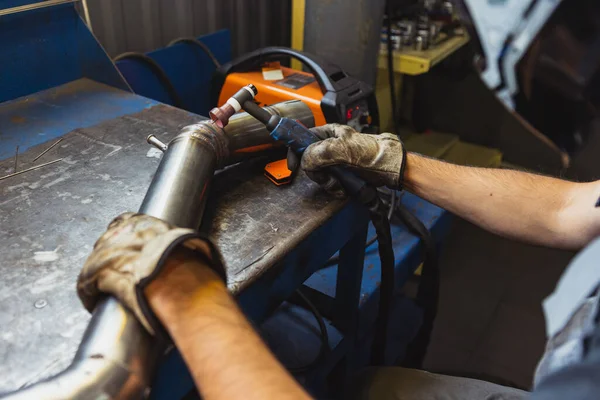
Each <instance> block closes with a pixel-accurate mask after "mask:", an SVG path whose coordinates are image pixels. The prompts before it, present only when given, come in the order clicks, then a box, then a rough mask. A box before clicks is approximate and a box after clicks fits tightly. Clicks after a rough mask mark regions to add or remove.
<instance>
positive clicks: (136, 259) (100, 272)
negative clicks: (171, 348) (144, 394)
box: [77, 213, 226, 336]
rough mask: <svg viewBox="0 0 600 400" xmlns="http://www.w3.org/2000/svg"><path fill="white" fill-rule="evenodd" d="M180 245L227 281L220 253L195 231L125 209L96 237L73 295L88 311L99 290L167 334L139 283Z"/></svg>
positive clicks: (154, 331) (153, 273)
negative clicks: (75, 292)
mask: <svg viewBox="0 0 600 400" xmlns="http://www.w3.org/2000/svg"><path fill="white" fill-rule="evenodd" d="M180 247H184V248H187V249H190V250H191V251H192V252H191V254H193V256H197V257H198V258H200V259H202V260H204V262H205V263H206V264H207V265H208V266H209V267H211V268H212V269H213V270H214V271H215V272H216V273H217V274H218V275H219V276H220V277H222V278H223V280H224V281H226V274H225V268H224V267H223V263H222V261H221V257H220V254H219V252H218V251H217V249H216V248H215V246H214V245H213V244H212V243H211V242H210V241H209V240H208V239H206V238H203V237H202V236H201V235H200V234H199V233H198V232H196V231H194V230H192V229H183V228H176V227H174V226H172V225H170V224H168V223H166V222H164V221H162V220H160V219H158V218H154V217H150V216H148V215H144V214H135V213H125V214H121V215H120V216H118V217H117V218H115V219H114V220H113V221H112V222H111V223H110V224H109V225H108V229H107V231H106V232H105V233H104V234H103V235H102V236H101V237H100V239H98V241H96V244H95V245H94V250H93V251H92V254H90V256H89V257H88V259H87V261H86V262H85V264H84V266H83V269H82V270H81V273H80V274H79V278H78V279H77V294H78V295H79V298H80V299H81V301H82V302H83V305H84V306H85V308H86V309H88V311H90V312H91V311H92V310H93V309H94V307H95V306H96V303H97V302H98V300H99V299H100V298H101V297H102V294H103V293H106V294H111V295H113V296H115V297H116V298H117V299H118V300H119V301H120V302H121V303H122V304H123V305H124V306H125V307H127V308H128V309H129V310H131V311H132V312H133V313H134V314H135V315H136V317H137V318H138V319H139V321H140V322H141V323H142V325H143V326H144V327H145V328H146V329H147V330H148V331H149V332H150V333H151V334H153V335H159V336H160V335H164V336H166V333H165V332H164V330H163V328H162V325H161V324H160V322H159V321H158V319H157V318H156V316H155V315H154V313H153V312H152V310H151V309H150V307H149V305H148V304H147V302H146V299H145V296H144V288H145V287H146V286H148V284H149V283H150V281H152V280H153V279H155V278H156V277H157V276H158V274H159V272H160V271H161V268H162V267H163V266H164V265H165V262H166V260H167V258H168V257H169V254H171V253H172V252H173V251H174V250H176V249H178V248H180Z"/></svg>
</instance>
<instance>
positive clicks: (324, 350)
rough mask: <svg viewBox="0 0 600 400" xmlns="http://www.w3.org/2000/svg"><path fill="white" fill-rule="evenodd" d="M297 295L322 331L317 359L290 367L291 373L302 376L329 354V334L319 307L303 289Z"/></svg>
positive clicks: (297, 290) (298, 290) (297, 291)
mask: <svg viewBox="0 0 600 400" xmlns="http://www.w3.org/2000/svg"><path fill="white" fill-rule="evenodd" d="M295 294H296V295H297V296H298V297H299V298H300V299H301V300H302V301H303V302H304V304H305V305H306V307H307V308H308V310H309V311H310V312H311V313H312V315H314V317H315V319H316V320H317V323H318V324H319V330H320V331H321V333H320V337H321V348H320V350H319V354H317V357H315V359H314V360H313V361H311V362H310V363H308V364H306V365H302V366H300V367H288V369H289V370H290V372H292V373H295V374H302V373H306V372H308V371H310V370H312V369H313V368H315V367H316V366H317V365H319V364H320V363H321V362H322V361H323V359H324V358H325V357H326V356H327V354H328V353H329V351H330V348H329V333H328V332H327V326H326V325H325V320H324V319H323V316H322V315H321V313H320V312H319V310H318V309H317V307H316V306H315V305H314V303H313V302H312V301H310V299H309V298H308V297H307V296H306V295H305V294H304V293H303V292H302V289H300V288H298V289H296V293H295Z"/></svg>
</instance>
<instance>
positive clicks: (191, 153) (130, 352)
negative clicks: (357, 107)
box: [0, 101, 314, 400]
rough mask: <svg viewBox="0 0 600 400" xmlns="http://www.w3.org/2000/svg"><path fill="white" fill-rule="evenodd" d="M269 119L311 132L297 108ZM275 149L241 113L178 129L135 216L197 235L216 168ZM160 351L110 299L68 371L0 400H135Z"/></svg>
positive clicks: (285, 107) (278, 110) (306, 115)
mask: <svg viewBox="0 0 600 400" xmlns="http://www.w3.org/2000/svg"><path fill="white" fill-rule="evenodd" d="M265 109H266V110H268V111H269V112H270V113H272V114H278V115H280V116H282V117H288V118H293V119H297V120H299V121H300V122H302V123H303V124H304V125H305V126H308V127H312V126H314V117H313V114H312V112H311V111H310V109H309V108H308V106H307V105H305V104H304V103H302V102H301V101H287V102H283V103H279V104H276V105H273V106H270V107H265ZM273 146H274V143H273V141H272V139H271V138H270V136H269V133H268V132H267V130H266V129H265V127H264V125H263V124H261V123H260V122H258V121H256V120H255V119H254V118H253V117H251V116H250V115H248V114H246V113H240V114H236V115H235V116H233V117H232V118H231V120H230V122H229V125H227V126H226V127H225V129H221V128H219V127H217V126H216V125H214V124H212V123H211V122H210V121H202V122H200V123H198V124H195V125H190V126H188V127H185V128H183V130H182V131H181V133H180V134H179V135H178V136H176V137H175V138H174V139H173V140H172V141H171V142H170V143H169V145H168V146H167V149H166V150H165V152H164V155H163V158H162V160H161V162H160V164H159V166H158V169H157V171H156V174H155V175H154V178H153V179H152V183H151V184H150V187H149V188H148V191H147V192H146V196H145V198H144V200H143V202H142V205H141V206H140V209H139V212H140V213H144V214H148V215H152V216H154V217H157V218H161V219H163V220H165V221H167V222H169V223H171V224H174V225H177V226H180V227H186V228H194V229H196V228H198V227H199V226H200V222H201V221H202V216H203V214H204V207H205V205H206V197H207V195H208V187H209V185H210V181H211V178H212V176H213V173H214V171H215V168H217V167H222V166H225V165H227V164H230V163H233V162H237V161H240V160H243V159H245V158H248V157H252V156H256V155H257V154H261V153H262V152H263V151H264V150H266V149H268V148H272V147H273ZM165 350H166V349H165V348H164V347H162V346H160V345H158V344H157V343H156V342H155V341H154V340H153V338H152V337H151V336H150V335H149V334H148V333H147V332H146V330H145V329H144V328H143V327H142V325H141V324H140V323H139V322H138V321H137V319H136V318H135V316H133V314H131V313H130V312H129V311H128V310H127V309H125V308H124V307H123V306H121V304H120V303H119V302H118V301H117V300H116V299H114V298H113V297H107V298H106V299H105V300H103V301H101V302H99V304H98V306H96V309H95V310H94V312H93V314H92V319H91V321H90V323H89V325H88V327H87V329H86V330H85V333H84V335H83V339H82V341H81V344H80V345H79V349H78V350H77V353H76V354H75V358H74V359H73V362H72V363H71V365H70V366H69V367H68V368H67V369H65V370H64V371H63V372H61V373H59V374H58V375H55V376H54V377H51V378H48V379H46V380H44V381H41V382H38V383H35V384H33V385H31V386H28V387H25V388H23V389H20V390H18V391H16V392H12V393H8V394H6V395H4V396H1V397H0V399H5V400H9V399H10V400H25V399H27V400H63V399H77V400H84V399H85V400H87V399H141V398H144V397H146V396H147V394H148V393H149V392H150V388H151V382H152V378H153V375H154V373H155V372H156V369H157V367H158V364H159V361H160V358H161V355H162V354H164V352H165Z"/></svg>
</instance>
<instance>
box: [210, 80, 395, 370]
mask: <svg viewBox="0 0 600 400" xmlns="http://www.w3.org/2000/svg"><path fill="white" fill-rule="evenodd" d="M257 93H258V89H257V88H256V87H255V86H254V85H252V84H250V85H247V86H244V87H243V88H242V89H240V90H238V91H237V92H236V93H235V94H234V95H233V96H232V97H231V98H229V99H228V100H227V101H226V103H225V105H223V106H221V107H215V108H214V109H212V110H211V111H210V113H209V115H210V117H211V119H212V120H213V122H214V123H215V124H216V125H217V126H220V127H223V126H226V125H227V123H228V120H229V118H230V117H231V116H232V115H233V114H235V113H236V112H237V111H239V110H240V109H243V110H244V111H246V112H247V113H248V114H250V115H251V116H253V117H254V118H256V119H257V120H259V121H260V122H262V123H263V124H264V125H265V126H266V128H267V131H269V132H270V135H271V137H272V138H273V139H274V140H276V141H281V142H283V143H285V145H286V146H288V147H289V148H290V149H292V150H293V151H294V152H296V153H298V154H302V153H303V152H304V150H306V148H307V147H308V146H310V145H311V144H313V143H315V142H318V141H319V140H320V139H319V137H318V136H317V135H315V134H314V133H313V132H312V131H311V130H310V129H308V128H307V127H305V126H304V125H302V124H301V123H299V122H298V121H295V120H293V119H290V118H285V117H280V116H278V115H272V114H270V113H268V112H267V111H265V110H263V109H262V108H261V107H260V106H258V105H257V104H256V103H255V102H254V101H253V100H254V97H255V96H256V94H257ZM327 171H328V172H329V173H330V174H331V175H332V176H333V177H334V178H335V179H337V181H338V182H339V183H340V185H341V186H342V187H343V189H344V191H345V192H346V194H348V195H349V196H351V197H352V198H354V199H356V200H358V201H359V202H360V203H362V204H363V205H365V206H366V207H367V208H368V210H369V214H370V217H371V221H372V223H373V226H374V227H375V231H376V232H377V238H378V239H377V240H378V242H379V256H380V258H381V286H380V290H381V296H380V303H379V313H378V316H377V322H376V332H375V337H374V339H373V352H372V356H373V362H374V363H376V364H383V363H384V361H385V342H386V337H387V326H388V318H389V311H390V306H391V304H392V301H393V294H394V250H393V247H392V239H391V232H390V223H389V220H388V218H387V213H388V210H387V209H386V207H385V206H384V204H383V202H382V201H381V199H380V198H379V196H378V194H377V189H376V188H375V187H372V186H370V185H368V184H367V183H366V182H365V181H363V180H362V179H361V178H359V177H358V176H356V175H355V174H353V173H352V172H350V171H348V170H346V169H344V168H342V167H339V166H333V167H329V168H328V169H327Z"/></svg>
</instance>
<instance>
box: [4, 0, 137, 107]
mask: <svg viewBox="0 0 600 400" xmlns="http://www.w3.org/2000/svg"><path fill="white" fill-rule="evenodd" d="M0 22H1V23H0V43H1V44H2V45H1V46H0V60H2V62H1V63H0V102H3V101H7V100H12V99H15V98H17V97H21V96H25V95H28V94H32V93H36V92H39V91H40V90H44V89H49V88H52V87H55V86H58V85H62V84H65V83H67V82H71V81H74V80H76V79H81V78H90V79H93V80H95V81H98V82H101V83H105V84H107V85H110V86H114V87H116V88H119V89H123V90H129V87H128V86H127V83H126V82H125V81H124V80H123V78H122V77H121V75H120V74H119V73H118V71H117V70H116V69H115V68H114V66H113V64H112V63H111V61H110V59H109V58H108V57H107V56H106V53H105V52H104V50H103V49H102V47H100V45H99V44H98V42H96V39H95V38H94V37H93V36H92V34H91V33H90V31H89V30H88V29H87V26H86V25H85V23H84V22H83V21H82V20H81V18H80V17H79V15H78V14H77V12H76V10H75V8H74V6H73V4H63V5H58V6H52V7H47V8H43V9H38V10H32V11H27V12H21V13H18V14H12V15H7V16H4V17H1V18H0Z"/></svg>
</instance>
